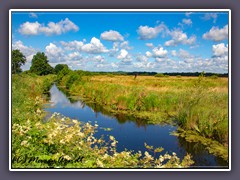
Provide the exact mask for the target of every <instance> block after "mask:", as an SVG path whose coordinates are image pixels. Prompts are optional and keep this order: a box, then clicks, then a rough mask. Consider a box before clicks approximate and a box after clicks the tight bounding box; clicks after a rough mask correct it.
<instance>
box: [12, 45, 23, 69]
mask: <svg viewBox="0 0 240 180" xmlns="http://www.w3.org/2000/svg"><path fill="white" fill-rule="evenodd" d="M25 63H26V57H25V56H24V55H23V54H22V52H21V51H20V50H19V49H15V50H12V73H13V74H16V73H20V72H22V69H21V66H22V65H24V64H25Z"/></svg>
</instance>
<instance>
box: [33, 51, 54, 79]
mask: <svg viewBox="0 0 240 180" xmlns="http://www.w3.org/2000/svg"><path fill="white" fill-rule="evenodd" d="M53 71H54V69H53V67H52V66H50V65H49V64H48V59H47V56H46V55H45V54H44V53H43V52H38V53H37V54H35V55H34V56H33V59H32V65H31V67H30V72H31V73H35V74H37V75H40V76H42V75H47V74H52V73H53Z"/></svg>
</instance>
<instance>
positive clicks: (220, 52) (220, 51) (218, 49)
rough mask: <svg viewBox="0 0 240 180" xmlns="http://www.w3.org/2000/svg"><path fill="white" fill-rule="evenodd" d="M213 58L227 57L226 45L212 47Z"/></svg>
mask: <svg viewBox="0 0 240 180" xmlns="http://www.w3.org/2000/svg"><path fill="white" fill-rule="evenodd" d="M212 51H213V56H216V57H219V56H226V55H228V45H226V46H225V44H224V43H220V44H216V45H213V46H212Z"/></svg>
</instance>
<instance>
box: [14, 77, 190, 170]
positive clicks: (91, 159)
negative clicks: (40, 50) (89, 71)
mask: <svg viewBox="0 0 240 180" xmlns="http://www.w3.org/2000/svg"><path fill="white" fill-rule="evenodd" d="M80 77H81V78H83V79H84V78H86V79H88V78H89V77H82V76H80V75H79V76H77V78H76V77H75V75H74V74H72V75H70V74H68V75H67V74H66V75H65V76H63V77H62V79H61V81H59V82H60V83H63V82H66V84H67V82H69V81H70V82H71V83H69V85H70V86H69V90H71V89H72V88H73V87H77V86H76V82H83V81H82V80H81V81H80ZM58 78H59V76H58ZM64 78H65V79H66V81H62V80H64ZM55 80H56V75H47V76H37V75H34V74H26V73H22V74H17V75H12V122H11V128H12V137H11V140H12V149H11V158H12V168H183V167H185V168H186V167H189V166H190V165H192V164H193V161H192V160H191V157H190V155H186V156H185V157H184V158H183V159H182V160H180V159H179V158H178V157H177V155H176V154H175V153H172V154H167V153H166V154H162V155H161V156H159V157H153V156H151V155H150V154H149V153H148V150H151V151H156V152H161V151H162V150H163V149H162V148H155V149H153V147H151V146H149V145H147V144H146V145H145V146H146V151H145V152H137V153H133V152H131V151H127V150H126V151H122V152H117V151H116V146H117V140H116V139H115V138H114V137H113V136H109V139H108V141H106V140H103V138H100V139H97V138H95V137H94V133H95V131H96V129H97V128H98V125H97V124H95V125H90V124H88V123H81V122H79V121H78V120H72V119H69V118H67V117H63V116H61V115H60V114H58V113H54V114H53V115H52V116H51V117H50V118H48V119H45V118H46V113H45V112H44V111H43V104H44V103H46V99H45V98H44V96H42V95H43V94H44V93H46V92H47V91H48V90H49V88H50V86H51V84H52V82H53V81H55ZM89 80H90V79H89ZM84 82H85V83H87V81H84Z"/></svg>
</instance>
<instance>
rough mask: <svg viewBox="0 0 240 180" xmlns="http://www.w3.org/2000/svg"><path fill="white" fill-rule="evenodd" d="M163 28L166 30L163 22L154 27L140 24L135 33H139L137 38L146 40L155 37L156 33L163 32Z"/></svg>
mask: <svg viewBox="0 0 240 180" xmlns="http://www.w3.org/2000/svg"><path fill="white" fill-rule="evenodd" d="M164 30H167V27H166V26H165V25H164V24H163V23H161V24H160V25H158V26H155V27H149V26H140V27H139V28H138V30H137V33H138V35H139V39H141V40H147V39H153V38H156V37H157V36H158V34H159V33H160V32H164Z"/></svg>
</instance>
